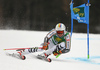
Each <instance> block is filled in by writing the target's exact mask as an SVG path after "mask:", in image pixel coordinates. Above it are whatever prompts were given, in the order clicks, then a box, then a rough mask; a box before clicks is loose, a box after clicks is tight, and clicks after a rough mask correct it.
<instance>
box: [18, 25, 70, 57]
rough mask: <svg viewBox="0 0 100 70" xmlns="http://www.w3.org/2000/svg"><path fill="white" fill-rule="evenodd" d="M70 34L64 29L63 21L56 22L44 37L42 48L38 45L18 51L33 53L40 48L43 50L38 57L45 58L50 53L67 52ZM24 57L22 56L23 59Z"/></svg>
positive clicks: (56, 54)
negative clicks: (53, 27)
mask: <svg viewBox="0 0 100 70" xmlns="http://www.w3.org/2000/svg"><path fill="white" fill-rule="evenodd" d="M70 48H71V45H70V34H69V33H68V32H67V31H66V27H65V25H64V24H63V23H58V24H57V25H56V27H55V29H52V30H51V31H50V32H49V33H48V34H47V35H46V37H45V38H44V43H43V47H42V49H38V47H35V48H30V49H24V50H23V51H22V50H21V51H20V52H18V53H19V54H20V55H22V54H23V53H33V52H38V51H41V50H45V51H44V52H43V53H41V54H40V55H39V57H42V58H47V57H48V56H49V55H50V54H54V55H55V56H58V55H59V54H63V53H68V52H69V51H70ZM24 58H25V57H24V56H23V59H24Z"/></svg>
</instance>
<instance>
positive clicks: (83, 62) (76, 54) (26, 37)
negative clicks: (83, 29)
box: [0, 30, 100, 70]
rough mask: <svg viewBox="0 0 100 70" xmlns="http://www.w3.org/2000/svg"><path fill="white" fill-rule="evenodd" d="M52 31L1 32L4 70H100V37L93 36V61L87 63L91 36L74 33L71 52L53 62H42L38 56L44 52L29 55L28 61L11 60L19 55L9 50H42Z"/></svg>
mask: <svg viewBox="0 0 100 70" xmlns="http://www.w3.org/2000/svg"><path fill="white" fill-rule="evenodd" d="M47 33H48V31H18V30H0V70H54V69H56V70H100V34H90V45H89V46H90V59H87V39H86V38H87V34H86V33H73V35H72V39H71V51H70V52H69V53H66V54H62V55H60V56H59V57H58V58H56V57H55V56H54V55H51V56H49V57H50V58H51V59H52V62H51V63H49V62H46V61H42V60H39V59H37V58H36V56H37V55H38V54H40V53H42V52H36V53H31V54H27V55H25V56H26V60H21V59H17V58H14V57H11V56H7V55H6V53H13V52H14V53H16V51H15V50H10V51H5V50H3V49H6V48H28V47H36V46H40V44H41V43H43V39H44V37H45V36H46V34H47Z"/></svg>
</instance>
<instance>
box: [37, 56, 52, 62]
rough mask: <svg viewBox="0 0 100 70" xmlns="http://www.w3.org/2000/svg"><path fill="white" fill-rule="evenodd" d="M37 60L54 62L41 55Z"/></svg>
mask: <svg viewBox="0 0 100 70" xmlns="http://www.w3.org/2000/svg"><path fill="white" fill-rule="evenodd" d="M37 58H38V59H41V60H45V61H48V62H51V61H52V60H51V59H50V58H46V57H44V56H41V55H37Z"/></svg>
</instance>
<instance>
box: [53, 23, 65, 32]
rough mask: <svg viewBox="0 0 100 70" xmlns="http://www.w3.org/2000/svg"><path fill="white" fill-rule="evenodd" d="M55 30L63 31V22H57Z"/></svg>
mask: <svg viewBox="0 0 100 70" xmlns="http://www.w3.org/2000/svg"><path fill="white" fill-rule="evenodd" d="M55 30H56V31H65V30H66V27H65V25H64V24H63V23H58V24H57V25H56V27H55Z"/></svg>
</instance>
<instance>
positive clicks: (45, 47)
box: [43, 42, 48, 50]
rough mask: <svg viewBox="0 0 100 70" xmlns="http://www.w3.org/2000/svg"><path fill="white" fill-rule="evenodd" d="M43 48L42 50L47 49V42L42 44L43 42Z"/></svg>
mask: <svg viewBox="0 0 100 70" xmlns="http://www.w3.org/2000/svg"><path fill="white" fill-rule="evenodd" d="M43 49H44V50H47V49H48V43H47V42H44V44H43Z"/></svg>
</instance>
